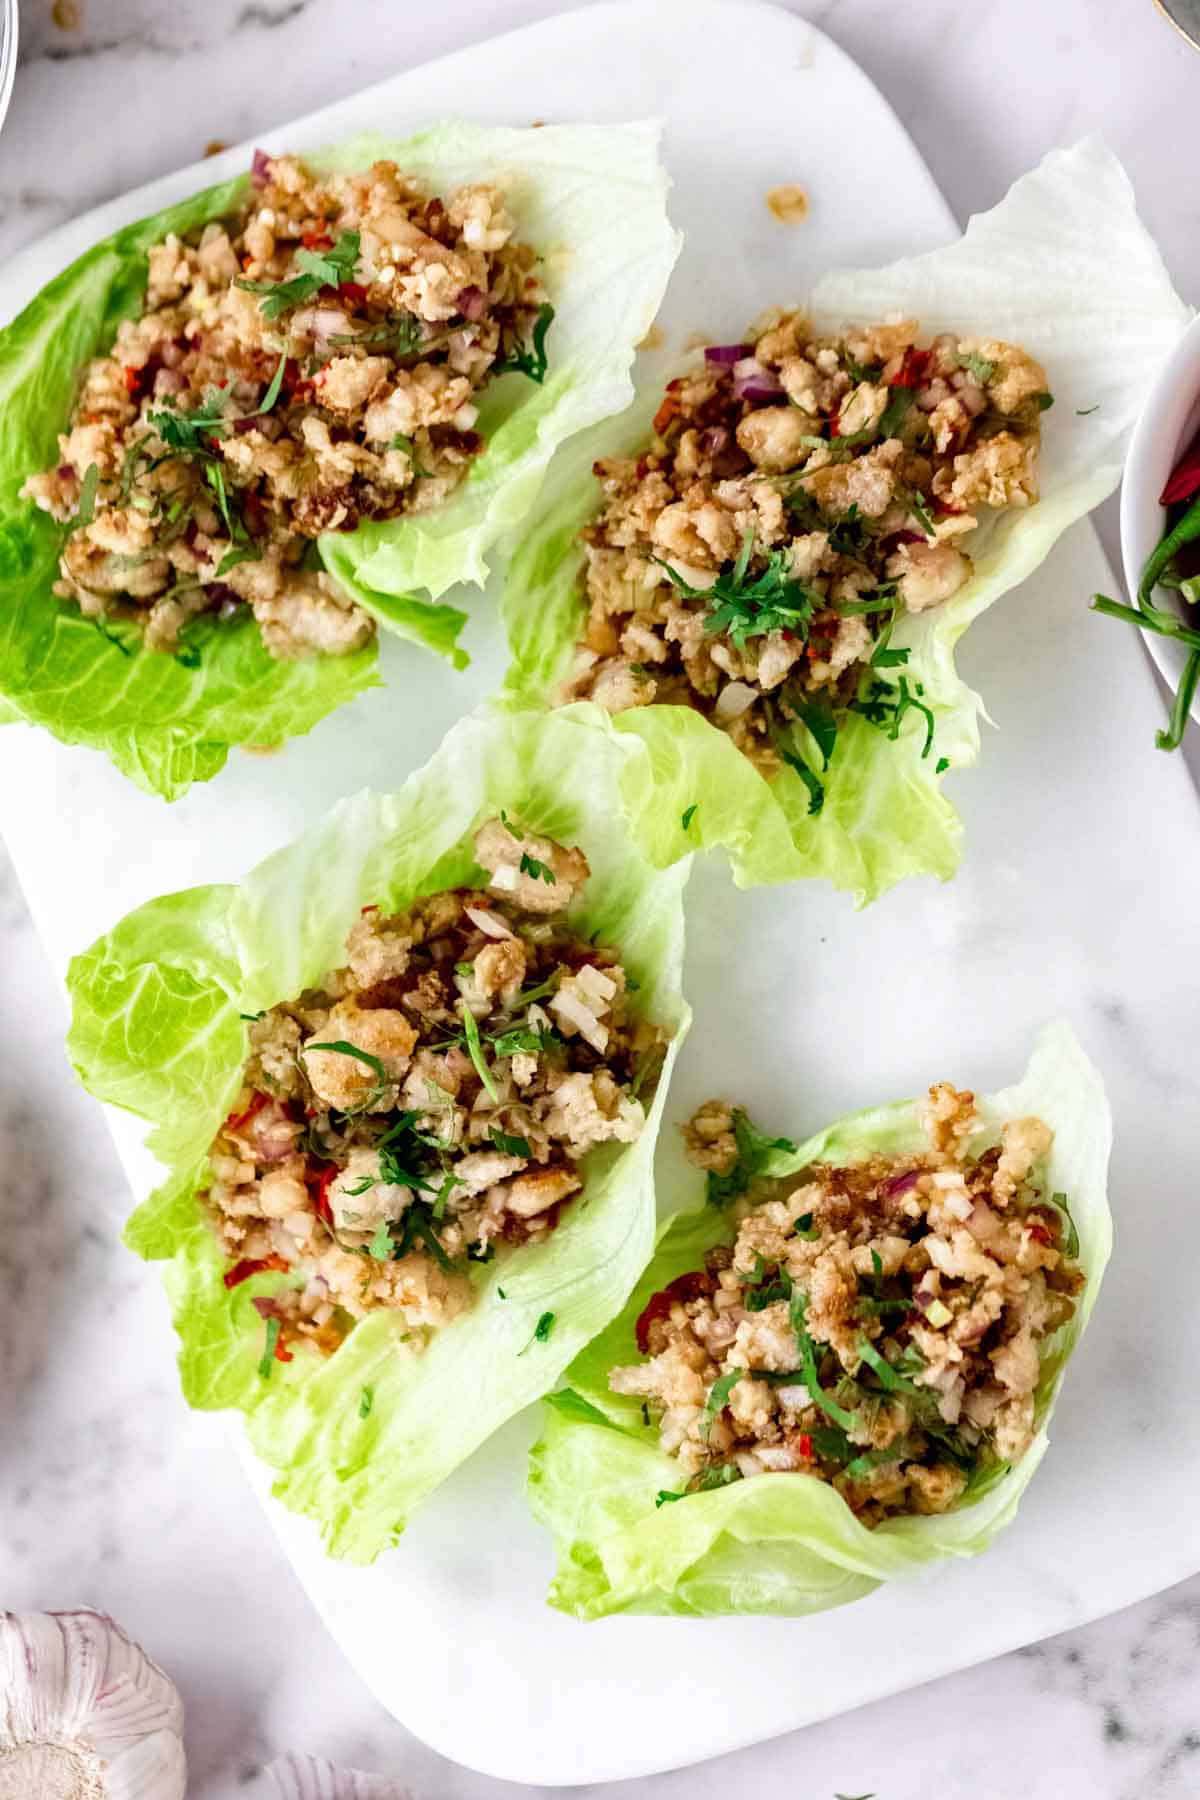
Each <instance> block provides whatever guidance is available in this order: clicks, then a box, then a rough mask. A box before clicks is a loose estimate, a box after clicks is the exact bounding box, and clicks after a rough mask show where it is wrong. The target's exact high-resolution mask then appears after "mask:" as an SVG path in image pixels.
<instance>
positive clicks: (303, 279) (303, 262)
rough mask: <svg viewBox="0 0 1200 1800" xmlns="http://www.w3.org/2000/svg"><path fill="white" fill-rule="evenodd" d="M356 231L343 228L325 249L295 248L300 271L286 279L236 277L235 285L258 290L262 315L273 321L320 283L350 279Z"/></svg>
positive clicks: (338, 283)
mask: <svg viewBox="0 0 1200 1800" xmlns="http://www.w3.org/2000/svg"><path fill="white" fill-rule="evenodd" d="M358 248H359V235H358V232H357V231H343V232H342V233H341V235H340V236H339V238H338V240H337V243H336V244H334V245H333V246H332V248H331V249H328V250H298V251H297V252H296V266H297V268H298V269H299V270H300V273H299V275H294V276H292V278H291V279H290V280H289V281H245V280H241V279H239V280H237V281H235V282H234V284H233V285H234V287H239V288H244V289H245V291H246V292H247V293H248V294H260V295H261V296H262V298H261V299H260V301H259V310H260V312H261V313H262V316H263V318H264V319H266V320H268V321H274V320H275V319H278V318H280V317H282V315H283V314H284V313H285V312H289V311H290V310H291V308H292V307H294V306H300V305H302V304H303V303H304V301H306V300H311V299H312V297H313V295H314V294H316V293H318V292H319V291H320V290H321V288H323V287H340V286H341V285H342V283H343V282H346V281H353V279H354V273H355V269H356V267H357V264H358Z"/></svg>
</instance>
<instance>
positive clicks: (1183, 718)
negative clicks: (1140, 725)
mask: <svg viewBox="0 0 1200 1800" xmlns="http://www.w3.org/2000/svg"><path fill="white" fill-rule="evenodd" d="M1192 635H1193V637H1195V635H1196V634H1195V633H1194V632H1193V634H1192ZM1198 684H1200V644H1198V645H1197V647H1196V648H1195V649H1194V650H1193V651H1192V653H1191V655H1190V656H1189V657H1188V659H1187V661H1186V662H1185V663H1184V665H1183V674H1182V675H1181V676H1180V677H1179V686H1178V688H1176V690H1175V704H1174V706H1173V707H1172V708H1171V717H1170V719H1169V720H1168V721H1167V729H1166V730H1165V731H1157V732H1155V734H1154V741H1155V743H1156V744H1157V745H1158V747H1159V749H1160V750H1178V748H1179V746H1180V744H1181V743H1182V742H1183V734H1184V732H1185V731H1186V730H1187V722H1188V715H1189V713H1190V712H1191V709H1192V700H1193V698H1194V697H1195V693H1196V687H1197V685H1198Z"/></svg>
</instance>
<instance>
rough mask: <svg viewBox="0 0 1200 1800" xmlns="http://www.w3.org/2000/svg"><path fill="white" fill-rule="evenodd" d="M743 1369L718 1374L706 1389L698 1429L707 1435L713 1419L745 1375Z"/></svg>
mask: <svg viewBox="0 0 1200 1800" xmlns="http://www.w3.org/2000/svg"><path fill="white" fill-rule="evenodd" d="M745 1373H746V1371H745V1369H728V1370H727V1371H726V1372H725V1374H724V1375H718V1376H717V1379H716V1380H715V1381H714V1382H713V1384H712V1386H711V1387H710V1388H709V1390H708V1399H707V1400H706V1401H705V1402H704V1419H703V1421H702V1423H701V1426H700V1430H701V1433H702V1435H703V1436H704V1437H707V1436H708V1434H709V1432H710V1431H711V1430H712V1427H713V1420H714V1419H715V1418H716V1417H717V1415H718V1414H719V1413H722V1412H724V1410H725V1408H726V1406H727V1405H728V1404H729V1396H730V1394H731V1393H732V1392H733V1390H734V1388H735V1387H736V1386H737V1384H738V1382H739V1381H741V1379H742V1377H743V1376H744V1375H745Z"/></svg>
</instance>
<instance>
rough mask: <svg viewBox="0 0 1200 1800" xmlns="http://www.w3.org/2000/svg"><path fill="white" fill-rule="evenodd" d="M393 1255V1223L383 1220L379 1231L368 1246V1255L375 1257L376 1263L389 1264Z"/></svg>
mask: <svg viewBox="0 0 1200 1800" xmlns="http://www.w3.org/2000/svg"><path fill="white" fill-rule="evenodd" d="M391 1254H392V1232H391V1223H390V1221H389V1220H387V1219H381V1220H380V1223H379V1229H378V1230H377V1231H376V1233H375V1236H374V1237H373V1238H372V1239H371V1242H370V1243H369V1244H368V1245H367V1255H368V1256H373V1257H374V1258H375V1261H376V1262H387V1261H388V1260H389V1258H390V1257H391Z"/></svg>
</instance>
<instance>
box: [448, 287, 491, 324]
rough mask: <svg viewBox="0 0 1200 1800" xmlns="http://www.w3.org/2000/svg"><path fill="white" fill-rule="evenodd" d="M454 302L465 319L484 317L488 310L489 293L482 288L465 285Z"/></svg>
mask: <svg viewBox="0 0 1200 1800" xmlns="http://www.w3.org/2000/svg"><path fill="white" fill-rule="evenodd" d="M454 304H455V306H457V308H458V310H459V312H460V313H461V314H462V316H463V318H464V319H482V317H483V315H484V313H485V312H486V311H487V295H486V294H485V293H484V291H483V289H482V288H477V287H465V288H463V290H462V292H461V293H460V294H459V296H458V298H457V300H456V301H455V302H454Z"/></svg>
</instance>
